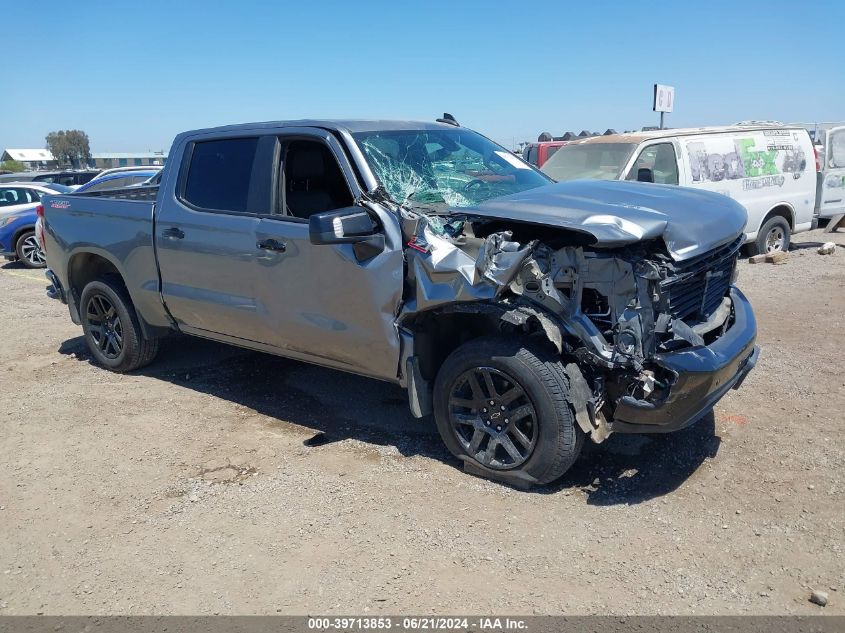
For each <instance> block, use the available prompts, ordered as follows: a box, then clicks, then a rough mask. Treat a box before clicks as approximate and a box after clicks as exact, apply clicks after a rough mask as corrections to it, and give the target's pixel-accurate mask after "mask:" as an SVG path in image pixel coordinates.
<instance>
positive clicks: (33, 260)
mask: <svg viewBox="0 0 845 633" xmlns="http://www.w3.org/2000/svg"><path fill="white" fill-rule="evenodd" d="M15 254H16V255H17V256H18V261H19V262H20V263H21V264H23V265H24V266H26V267H27V268H44V267H45V266H47V258H46V257H45V256H44V251H42V250H41V245H40V244H39V243H38V238H36V237H35V231H26V232H25V233H23V234H21V236H20V237H19V238H18V241H17V242H16V243H15Z"/></svg>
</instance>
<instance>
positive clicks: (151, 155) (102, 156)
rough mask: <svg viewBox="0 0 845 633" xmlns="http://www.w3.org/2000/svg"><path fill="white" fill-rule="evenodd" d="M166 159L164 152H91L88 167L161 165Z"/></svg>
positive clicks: (107, 167) (109, 167)
mask: <svg viewBox="0 0 845 633" xmlns="http://www.w3.org/2000/svg"><path fill="white" fill-rule="evenodd" d="M166 160H167V154H166V153H165V152H93V153H92V154H91V160H89V161H88V166H89V167H95V168H96V169H111V168H112V167H141V166H146V165H153V166H157V167H161V166H163V165H164V163H165V161H166Z"/></svg>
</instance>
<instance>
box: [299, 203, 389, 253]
mask: <svg viewBox="0 0 845 633" xmlns="http://www.w3.org/2000/svg"><path fill="white" fill-rule="evenodd" d="M376 228H377V227H376V224H375V223H374V222H373V219H372V218H371V217H370V214H369V213H367V212H366V211H365V210H364V209H362V208H361V207H348V208H346V209H335V210H333V211H324V212H323V213H315V214H313V215H312V216H311V217H310V219H309V221H308V234H309V237H310V239H311V243H312V244H355V243H356V242H363V241H365V240H366V239H367V238H369V237H372V236H373V235H374V234H375V232H376Z"/></svg>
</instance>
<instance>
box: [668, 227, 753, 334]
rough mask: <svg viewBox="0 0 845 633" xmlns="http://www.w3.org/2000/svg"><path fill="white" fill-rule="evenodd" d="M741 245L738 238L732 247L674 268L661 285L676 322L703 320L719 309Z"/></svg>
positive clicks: (731, 244) (723, 247) (722, 248)
mask: <svg viewBox="0 0 845 633" xmlns="http://www.w3.org/2000/svg"><path fill="white" fill-rule="evenodd" d="M742 242H743V236H739V237H738V238H737V239H736V241H734V242H732V243H730V244H727V245H725V246H720V247H719V248H716V249H714V250H712V251H710V252H708V253H705V254H704V255H699V256H698V257H694V258H693V259H690V260H688V261H685V262H681V263H679V264H675V265H674V272H673V273H671V274H670V276H669V277H668V278H667V279H665V280H664V281H663V282H661V291H662V292H663V293H665V294H668V299H669V312H670V313H671V314H672V317H673V318H675V319H694V320H703V319H706V318H707V317H708V316H710V315H711V314H712V313H713V311H714V310H715V309H716V308H718V307H719V304H721V303H722V299H723V298H724V297H725V295H726V294H727V292H728V287H729V286H730V285H731V277H732V276H733V271H734V266H736V259H737V255H738V254H739V248H740V247H741V246H742ZM665 294H664V296H665Z"/></svg>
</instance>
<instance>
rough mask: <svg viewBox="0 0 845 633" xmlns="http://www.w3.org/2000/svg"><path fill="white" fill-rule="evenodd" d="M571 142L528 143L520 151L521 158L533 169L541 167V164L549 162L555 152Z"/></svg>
mask: <svg viewBox="0 0 845 633" xmlns="http://www.w3.org/2000/svg"><path fill="white" fill-rule="evenodd" d="M569 143H571V141H540V142H538V143H529V144H528V145H526V146H525V147H524V148H523V150H522V158H523V160H525V161H526V162H528V163H531V164H532V165H534V166H535V167H542V166H543V163H545V162H546V161H547V160H549V159H550V158H551V157H552V156H553V155H554V153H555V152H556V151H558V150H559V149H560V148H561V147H563V146H564V145H569Z"/></svg>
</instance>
